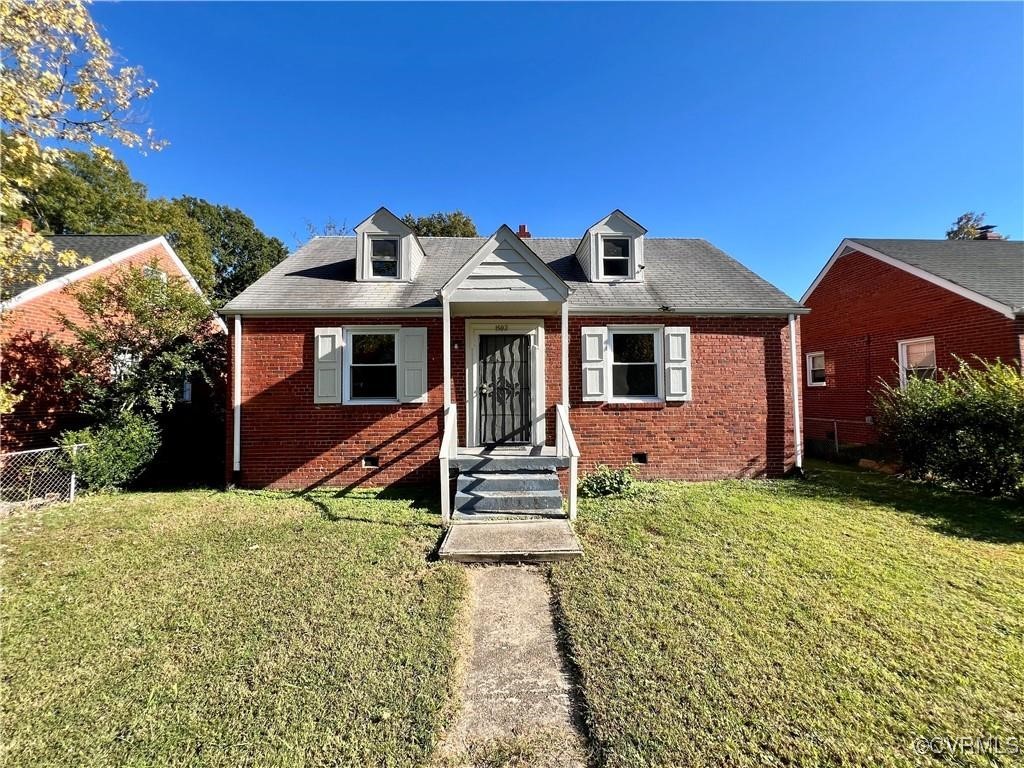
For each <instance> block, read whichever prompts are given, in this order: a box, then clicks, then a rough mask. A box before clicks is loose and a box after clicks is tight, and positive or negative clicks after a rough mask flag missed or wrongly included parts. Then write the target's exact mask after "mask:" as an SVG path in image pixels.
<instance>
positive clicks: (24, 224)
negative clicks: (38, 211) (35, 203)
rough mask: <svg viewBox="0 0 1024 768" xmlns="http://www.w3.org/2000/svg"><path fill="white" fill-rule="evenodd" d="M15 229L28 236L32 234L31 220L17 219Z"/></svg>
mask: <svg viewBox="0 0 1024 768" xmlns="http://www.w3.org/2000/svg"><path fill="white" fill-rule="evenodd" d="M17 227H18V229H20V230H21V231H22V232H27V233H28V234H32V231H33V228H32V220H31V219H18V224H17Z"/></svg>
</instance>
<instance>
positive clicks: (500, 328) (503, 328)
mask: <svg viewBox="0 0 1024 768" xmlns="http://www.w3.org/2000/svg"><path fill="white" fill-rule="evenodd" d="M494 330H496V331H507V330H508V326H507V325H495V326H494Z"/></svg>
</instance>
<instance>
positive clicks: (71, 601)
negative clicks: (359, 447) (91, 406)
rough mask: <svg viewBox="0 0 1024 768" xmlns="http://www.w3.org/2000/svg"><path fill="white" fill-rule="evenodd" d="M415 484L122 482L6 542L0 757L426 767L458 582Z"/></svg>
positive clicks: (30, 761) (449, 657) (450, 657)
mask: <svg viewBox="0 0 1024 768" xmlns="http://www.w3.org/2000/svg"><path fill="white" fill-rule="evenodd" d="M439 533H440V531H439V526H438V516H437V510H436V508H433V509H430V508H426V507H424V506H422V505H419V504H417V503H414V502H412V501H410V500H409V499H404V500H403V499H388V498H381V499H377V498H374V497H373V496H372V495H364V496H362V497H358V496H357V497H351V496H350V497H346V498H336V497H334V496H330V495H327V494H322V495H317V496H313V497H310V498H308V499H303V498H295V497H290V496H285V495H280V494H252V493H227V494H225V493H213V492H196V493H167V494H125V495H123V496H101V497H96V498H89V499H84V500H82V501H81V502H79V503H77V504H75V505H74V506H59V507H54V508H51V509H49V510H45V511H42V512H32V513H22V514H19V515H18V516H16V517H13V518H11V519H8V520H6V521H4V522H3V523H2V524H0V535H2V553H3V559H4V564H3V571H2V577H3V604H2V613H0V617H2V631H3V638H2V646H0V650H2V657H3V669H2V684H0V685H2V687H0V698H2V705H0V706H2V712H0V723H2V734H0V737H2V738H0V740H2V742H3V743H2V746H0V763H4V764H6V765H11V766H34V765H43V764H48V765H68V766H78V765H108V766H132V765H189V766H191V765H223V766H243V765H254V766H255V765H259V766H270V765H358V766H364V765H366V766H404V765H417V764H421V763H422V762H423V760H424V758H425V757H426V756H428V755H429V754H430V753H431V751H432V749H433V746H434V742H435V740H436V738H437V736H438V730H439V727H440V726H441V725H442V724H443V723H444V722H446V720H447V718H448V717H450V715H451V714H452V710H453V708H454V706H455V697H454V696H453V691H452V686H453V680H452V677H451V675H452V672H451V670H452V668H453V662H454V659H455V654H456V648H455V643H454V636H455V632H456V627H455V624H456V623H457V619H458V612H459V611H460V610H461V607H462V604H463V600H464V596H465V589H466V587H465V579H464V577H463V574H462V572H461V571H460V570H459V569H458V568H456V567H451V566H446V565H439V564H436V563H429V562H428V560H427V555H428V554H429V553H430V551H431V550H432V548H433V547H434V545H435V544H436V542H437V539H438V536H439Z"/></svg>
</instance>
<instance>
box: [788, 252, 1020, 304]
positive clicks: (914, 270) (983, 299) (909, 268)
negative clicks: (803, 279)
mask: <svg viewBox="0 0 1024 768" xmlns="http://www.w3.org/2000/svg"><path fill="white" fill-rule="evenodd" d="M849 251H858V252H859V253H863V254H865V255H866V256H870V257H872V258H873V259H878V260H879V261H880V262H882V263H883V264H888V265H889V266H891V267H896V269H902V270H903V271H904V272H907V273H909V274H911V275H913V276H914V277H919V278H921V279H922V280H925V281H927V282H929V283H932V284H933V285H937V286H939V287H940V288H945V289H946V290H947V291H949V292H950V293H955V294H956V295H957V296H962V297H963V298H965V299H968V300H970V301H973V302H975V303H977V304H981V305H982V306H983V307H987V308H988V309H991V310H993V311H995V312H998V313H999V314H1001V315H1003V316H1004V317H1008V318H1010V319H1011V320H1013V319H1014V318H1015V317H1016V316H1017V315H1018V314H1019V310H1015V308H1014V307H1011V306H1008V305H1006V304H1003V303H1002V302H1000V301H996V300H995V299H990V298H989V297H988V296H985V295H984V294H981V293H978V292H976V291H972V290H970V289H969V288H964V287H963V286H962V285H959V284H958V283H954V282H953V281H952V280H946V279H945V278H944V277H939V276H938V275H935V274H932V273H931V272H928V271H926V270H923V269H921V268H920V267H915V266H913V265H911V264H907V263H906V262H905V261H900V260H899V259H894V258H893V257H892V256H886V255H885V254H884V253H882V252H881V251H877V250H875V249H874V248H870V247H868V246H866V245H862V244H861V243H859V242H857V241H856V240H851V239H850V238H845V239H844V240H843V242H841V243H840V244H839V247H838V248H836V250H835V252H834V253H833V254H832V257H831V258H830V259H829V260H828V262H827V263H826V264H825V266H824V267H822V269H821V271H820V272H819V273H818V276H817V277H816V278H814V282H812V283H811V285H810V287H809V288H808V289H807V290H806V291H805V292H804V295H803V296H801V297H800V303H801V304H805V303H806V302H807V299H808V298H809V297H810V295H811V294H812V293H814V289H815V288H817V287H818V284H819V283H821V281H822V280H823V279H824V278H825V275H827V274H828V271H829V270H830V269H831V268H832V265H833V264H835V263H836V261H838V260H839V259H840V257H842V256H845V255H846V254H847V253H848V252H849Z"/></svg>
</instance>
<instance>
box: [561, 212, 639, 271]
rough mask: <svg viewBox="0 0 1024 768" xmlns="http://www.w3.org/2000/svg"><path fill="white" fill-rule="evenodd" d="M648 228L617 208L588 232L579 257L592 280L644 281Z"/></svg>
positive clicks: (582, 241) (578, 251)
mask: <svg viewBox="0 0 1024 768" xmlns="http://www.w3.org/2000/svg"><path fill="white" fill-rule="evenodd" d="M645 234H647V230H646V229H644V228H643V227H642V226H640V225H639V224H637V223H636V222H635V221H633V219H631V218H629V216H627V215H626V214H624V213H623V212H622V211H620V210H619V209H618V208H616V209H615V210H614V211H612V212H611V213H609V214H608V215H607V216H605V217H604V218H603V219H601V220H600V221H598V222H597V223H596V224H594V225H593V226H592V227H591V228H590V229H588V230H587V231H586V234H584V235H583V237H582V239H581V240H580V243H579V245H578V246H577V248H576V258H578V259H579V261H580V266H582V267H583V271H584V272H585V273H586V274H587V278H588V279H589V280H590V281H591V282H595V283H597V282H600V283H617V282H629V281H636V280H643V279H644V278H643V269H644V235H645Z"/></svg>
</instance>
